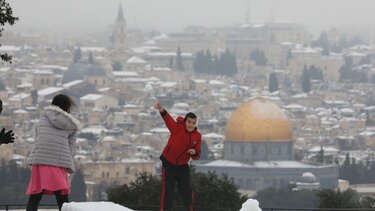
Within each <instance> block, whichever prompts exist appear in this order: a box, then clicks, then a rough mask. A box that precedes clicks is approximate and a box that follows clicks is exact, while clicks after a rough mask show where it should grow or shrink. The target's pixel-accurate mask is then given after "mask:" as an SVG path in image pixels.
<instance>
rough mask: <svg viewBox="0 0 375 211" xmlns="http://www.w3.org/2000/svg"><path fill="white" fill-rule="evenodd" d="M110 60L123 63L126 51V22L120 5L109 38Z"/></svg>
mask: <svg viewBox="0 0 375 211" xmlns="http://www.w3.org/2000/svg"><path fill="white" fill-rule="evenodd" d="M111 44H112V46H111V47H112V60H114V62H119V63H123V62H124V60H125V59H126V58H125V50H126V20H125V18H124V13H123V11H122V5H120V6H119V9H118V13H117V18H116V22H115V24H114V27H113V32H112V36H111Z"/></svg>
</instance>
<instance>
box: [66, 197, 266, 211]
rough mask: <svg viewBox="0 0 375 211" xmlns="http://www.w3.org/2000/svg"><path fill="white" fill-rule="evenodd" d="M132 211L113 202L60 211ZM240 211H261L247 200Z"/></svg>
mask: <svg viewBox="0 0 375 211" xmlns="http://www.w3.org/2000/svg"><path fill="white" fill-rule="evenodd" d="M102 210H111V211H132V210H131V209H129V208H126V207H123V206H120V205H118V204H115V203H113V202H79V203H78V202H70V203H65V204H64V205H63V207H62V211H102ZM240 211H262V209H260V208H259V202H258V201H257V200H255V199H248V200H247V201H246V202H245V203H243V204H242V208H241V209H240Z"/></svg>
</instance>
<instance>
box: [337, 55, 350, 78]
mask: <svg viewBox="0 0 375 211" xmlns="http://www.w3.org/2000/svg"><path fill="white" fill-rule="evenodd" d="M344 61H345V63H344V65H343V66H342V67H341V68H340V69H339V73H340V81H345V80H350V79H351V73H352V71H353V58H352V57H349V56H346V57H344Z"/></svg>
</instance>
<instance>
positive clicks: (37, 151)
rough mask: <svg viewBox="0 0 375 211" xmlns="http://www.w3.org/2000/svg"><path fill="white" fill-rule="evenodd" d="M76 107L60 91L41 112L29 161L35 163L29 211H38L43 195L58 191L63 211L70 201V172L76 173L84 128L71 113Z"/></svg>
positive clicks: (57, 199)
mask: <svg viewBox="0 0 375 211" xmlns="http://www.w3.org/2000/svg"><path fill="white" fill-rule="evenodd" d="M72 106H74V102H73V100H72V99H71V98H70V97H69V96H67V95H63V94H59V95H56V96H55V97H54V98H53V100H52V104H51V105H50V106H48V107H47V108H45V109H44V112H43V113H42V115H41V119H40V121H39V123H38V125H37V127H36V129H35V133H36V136H35V146H34V148H33V149H32V150H31V152H30V155H29V157H28V158H27V161H26V162H27V163H28V164H30V165H32V170H31V178H30V182H29V185H28V187H27V191H26V194H27V195H29V200H28V202H27V208H26V211H36V210H38V205H39V202H40V200H41V199H42V196H43V194H49V195H50V194H55V196H56V201H57V204H58V206H59V210H60V211H61V207H62V205H63V203H64V202H68V195H69V192H70V186H69V181H68V173H73V172H74V163H73V149H74V144H75V139H76V133H77V131H78V130H79V127H80V122H79V121H78V120H77V119H75V118H74V117H73V116H72V115H70V109H71V107H72Z"/></svg>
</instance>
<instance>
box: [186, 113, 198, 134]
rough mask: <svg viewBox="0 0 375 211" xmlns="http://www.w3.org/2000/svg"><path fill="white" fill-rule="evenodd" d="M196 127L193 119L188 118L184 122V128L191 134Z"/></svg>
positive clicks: (195, 121)
mask: <svg viewBox="0 0 375 211" xmlns="http://www.w3.org/2000/svg"><path fill="white" fill-rule="evenodd" d="M196 126H197V119H193V118H190V117H188V118H187V119H186V121H185V127H186V130H187V131H189V132H191V131H193V130H194V128H195V127H196Z"/></svg>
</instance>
